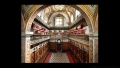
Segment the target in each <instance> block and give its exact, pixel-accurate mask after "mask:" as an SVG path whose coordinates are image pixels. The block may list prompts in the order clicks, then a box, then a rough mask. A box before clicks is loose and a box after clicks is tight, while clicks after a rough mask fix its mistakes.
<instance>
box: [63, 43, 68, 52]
mask: <svg viewBox="0 0 120 68" xmlns="http://www.w3.org/2000/svg"><path fill="white" fill-rule="evenodd" d="M68 46H69V43H68V42H63V43H62V50H63V51H66V50H68Z"/></svg>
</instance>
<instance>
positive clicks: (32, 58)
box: [30, 52, 35, 63]
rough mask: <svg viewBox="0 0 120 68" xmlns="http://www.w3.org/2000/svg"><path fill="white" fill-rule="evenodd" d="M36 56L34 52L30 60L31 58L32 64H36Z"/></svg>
mask: <svg viewBox="0 0 120 68" xmlns="http://www.w3.org/2000/svg"><path fill="white" fill-rule="evenodd" d="M34 54H35V53H34V52H33V53H31V57H30V58H31V59H30V60H31V63H34V62H35V56H34Z"/></svg>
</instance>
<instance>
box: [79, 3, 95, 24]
mask: <svg viewBox="0 0 120 68" xmlns="http://www.w3.org/2000/svg"><path fill="white" fill-rule="evenodd" d="M78 6H79V7H80V8H81V9H82V10H83V11H84V12H85V13H86V14H87V15H88V17H89V18H90V20H91V22H92V23H91V24H92V25H93V22H94V21H93V14H92V11H91V10H90V9H89V8H88V7H87V5H78Z"/></svg>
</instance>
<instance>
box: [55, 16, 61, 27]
mask: <svg viewBox="0 0 120 68" xmlns="http://www.w3.org/2000/svg"><path fill="white" fill-rule="evenodd" d="M55 26H59V27H60V26H62V17H56V18H55Z"/></svg>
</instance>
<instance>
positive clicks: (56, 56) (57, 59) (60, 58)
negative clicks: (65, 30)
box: [49, 52, 70, 63]
mask: <svg viewBox="0 0 120 68" xmlns="http://www.w3.org/2000/svg"><path fill="white" fill-rule="evenodd" d="M49 63H70V61H69V59H68V56H67V54H66V53H61V52H57V53H52V55H51V58H50V60H49Z"/></svg>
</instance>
